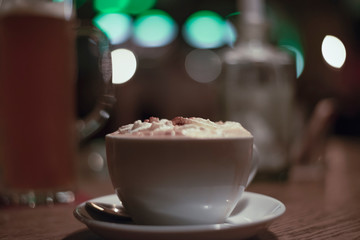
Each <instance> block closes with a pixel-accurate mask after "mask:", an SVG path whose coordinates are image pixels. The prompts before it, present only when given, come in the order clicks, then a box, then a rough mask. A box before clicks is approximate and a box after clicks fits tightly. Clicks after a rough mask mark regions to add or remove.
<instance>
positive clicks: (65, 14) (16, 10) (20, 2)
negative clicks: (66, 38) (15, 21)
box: [0, 0, 75, 20]
mask: <svg viewBox="0 0 360 240" xmlns="http://www.w3.org/2000/svg"><path fill="white" fill-rule="evenodd" d="M1 8H2V10H1V12H0V16H1V17H4V16H8V15H38V16H48V17H55V18H63V19H66V20H69V19H71V18H73V17H74V16H75V14H74V9H73V5H72V1H64V2H45V1H44V2H43V1H38V2H37V1H27V0H13V1H5V2H4V3H2V6H1Z"/></svg>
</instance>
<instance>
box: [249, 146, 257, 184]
mask: <svg viewBox="0 0 360 240" xmlns="http://www.w3.org/2000/svg"><path fill="white" fill-rule="evenodd" d="M259 164H260V154H259V151H258V150H257V147H256V145H255V144H254V145H253V154H252V159H251V166H250V174H249V177H248V181H247V183H246V187H248V186H249V184H250V183H251V182H252V180H253V179H254V177H255V175H256V172H257V170H258V167H259Z"/></svg>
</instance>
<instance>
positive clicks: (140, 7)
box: [124, 0, 156, 14]
mask: <svg viewBox="0 0 360 240" xmlns="http://www.w3.org/2000/svg"><path fill="white" fill-rule="evenodd" d="M155 3H156V0H131V1H129V3H128V4H127V6H126V8H125V9H124V11H125V12H126V13H129V14H139V13H142V12H144V11H146V10H148V9H150V8H152V7H153V6H154V5H155Z"/></svg>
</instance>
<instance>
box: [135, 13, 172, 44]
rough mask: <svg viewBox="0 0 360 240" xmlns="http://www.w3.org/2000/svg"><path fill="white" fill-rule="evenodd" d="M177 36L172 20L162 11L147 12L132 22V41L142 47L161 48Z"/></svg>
mask: <svg viewBox="0 0 360 240" xmlns="http://www.w3.org/2000/svg"><path fill="white" fill-rule="evenodd" d="M176 35H177V25H176V23H175V21H174V20H173V18H172V17H171V16H170V15H169V14H167V13H166V12H164V11H162V10H155V9H154V10H149V11H146V12H145V13H143V14H141V15H139V16H138V17H137V18H136V20H135V21H134V41H135V43H136V44H138V45H140V46H142V47H161V46H165V45H167V44H169V43H170V42H172V41H173V40H174V39H175V37H176Z"/></svg>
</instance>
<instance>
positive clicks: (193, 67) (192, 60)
mask: <svg viewBox="0 0 360 240" xmlns="http://www.w3.org/2000/svg"><path fill="white" fill-rule="evenodd" d="M185 69H186V72H187V73H188V74H189V76H190V77H191V78H192V79H194V80H195V81H197V82H200V83H208V82H211V81H214V80H215V79H216V78H217V77H218V76H219V75H220V73H221V59H220V57H219V56H218V55H217V54H216V53H215V52H214V51H211V50H204V49H195V50H193V51H191V52H190V53H189V54H188V55H187V56H186V59H185Z"/></svg>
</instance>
